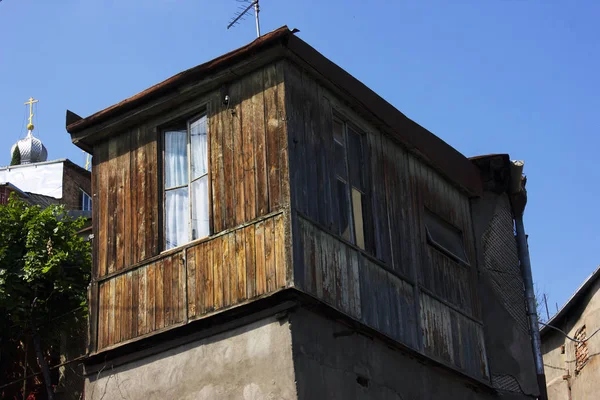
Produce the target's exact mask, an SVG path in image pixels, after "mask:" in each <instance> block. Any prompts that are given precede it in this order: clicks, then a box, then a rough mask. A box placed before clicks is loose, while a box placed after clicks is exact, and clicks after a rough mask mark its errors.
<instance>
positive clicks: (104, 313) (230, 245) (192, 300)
mask: <svg viewBox="0 0 600 400" xmlns="http://www.w3.org/2000/svg"><path fill="white" fill-rule="evenodd" d="M286 215H287V214H285V213H283V212H278V213H275V214H272V215H270V216H268V217H267V218H265V219H262V220H260V221H258V222H255V223H253V224H248V225H242V226H240V227H237V228H235V229H232V230H228V231H227V232H226V233H224V234H221V235H219V236H216V237H214V238H211V239H208V240H206V241H201V242H199V243H192V244H190V245H189V246H187V247H185V248H182V249H176V250H174V251H170V252H168V253H166V254H164V255H161V256H159V257H156V258H155V259H153V260H151V261H150V262H148V263H145V264H142V265H140V266H138V267H137V268H134V269H132V270H129V271H126V272H124V273H121V274H117V275H114V276H112V277H109V278H107V279H102V280H101V281H100V283H99V290H98V292H99V297H98V304H99V312H98V330H97V350H102V349H105V348H107V347H111V346H114V345H117V344H119V343H121V342H124V341H127V340H130V339H134V338H136V337H140V336H144V335H148V334H152V333H154V332H158V331H162V330H166V329H169V328H172V327H175V326H178V325H182V324H185V323H187V322H189V321H191V320H194V319H198V318H202V317H203V316H205V315H206V314H207V313H211V312H216V311H219V310H224V309H227V308H230V307H233V306H235V305H238V304H240V303H243V302H245V301H248V300H251V299H253V298H257V297H260V296H262V295H264V294H267V293H272V292H274V291H276V290H279V289H281V288H284V287H285V286H286V285H287V283H288V280H289V277H290V275H291V271H290V269H289V268H288V261H287V258H288V255H287V253H288V250H287V248H286V246H285V240H284V235H285V230H286V225H287V224H288V222H287V221H286Z"/></svg>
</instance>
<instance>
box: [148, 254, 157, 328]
mask: <svg viewBox="0 0 600 400" xmlns="http://www.w3.org/2000/svg"><path fill="white" fill-rule="evenodd" d="M146 268H147V269H148V271H147V273H148V275H147V277H146V285H147V289H146V290H147V291H148V294H147V297H146V310H147V311H146V312H147V314H148V316H147V318H148V319H147V320H146V332H152V331H153V330H155V329H156V277H155V275H156V263H152V264H149V265H148V266H147V267H146Z"/></svg>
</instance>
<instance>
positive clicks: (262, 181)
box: [248, 70, 269, 216]
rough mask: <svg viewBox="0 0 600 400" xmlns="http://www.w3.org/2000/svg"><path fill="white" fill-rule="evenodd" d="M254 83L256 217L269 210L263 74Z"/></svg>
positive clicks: (250, 78)
mask: <svg viewBox="0 0 600 400" xmlns="http://www.w3.org/2000/svg"><path fill="white" fill-rule="evenodd" d="M248 79H249V80H250V81H251V82H252V83H253V87H254V88H255V90H254V95H253V96H252V122H253V124H254V165H255V169H256V215H257V216H259V215H264V214H266V213H267V212H268V208H269V193H268V191H269V187H268V177H267V148H266V147H267V144H266V136H265V135H266V129H265V94H264V92H263V90H262V89H263V88H264V82H263V72H262V71H260V70H259V71H256V72H254V73H252V74H250V76H249V77H248Z"/></svg>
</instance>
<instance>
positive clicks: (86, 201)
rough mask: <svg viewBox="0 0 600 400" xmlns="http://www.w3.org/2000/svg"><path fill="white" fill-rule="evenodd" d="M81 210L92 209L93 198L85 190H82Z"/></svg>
mask: <svg viewBox="0 0 600 400" xmlns="http://www.w3.org/2000/svg"><path fill="white" fill-rule="evenodd" d="M81 210H83V211H92V198H91V197H90V195H89V194H87V193H86V192H84V191H83V190H82V191H81Z"/></svg>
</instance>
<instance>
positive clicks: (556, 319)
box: [540, 267, 600, 336]
mask: <svg viewBox="0 0 600 400" xmlns="http://www.w3.org/2000/svg"><path fill="white" fill-rule="evenodd" d="M599 277H600V267H598V268H596V270H595V271H594V272H593V273H592V274H591V275H590V276H589V277H588V278H587V279H586V280H585V281H584V282H583V283H582V284H581V286H580V287H579V289H577V290H576V291H575V293H573V295H572V296H571V298H570V299H569V300H568V301H567V302H566V303H565V305H564V306H562V308H561V309H560V310H559V311H558V312H557V313H556V314H555V315H554V316H553V317H552V318H550V319H549V320H548V321H547V322H546V323H545V324H546V325H551V326H554V327H557V328H558V327H559V325H560V324H561V323H562V321H563V319H564V318H565V317H566V316H567V315H568V314H569V312H570V311H571V310H572V309H573V307H575V306H576V305H577V303H579V301H580V300H582V299H583V297H584V296H585V295H586V294H587V292H588V290H589V289H590V288H591V287H592V286H593V285H594V283H596V281H597V280H598V278H599ZM546 325H543V326H542V329H540V335H542V336H543V335H545V334H546V333H548V332H552V329H551V328H549V327H548V326H546Z"/></svg>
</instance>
